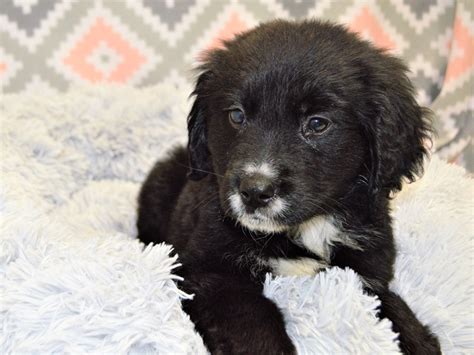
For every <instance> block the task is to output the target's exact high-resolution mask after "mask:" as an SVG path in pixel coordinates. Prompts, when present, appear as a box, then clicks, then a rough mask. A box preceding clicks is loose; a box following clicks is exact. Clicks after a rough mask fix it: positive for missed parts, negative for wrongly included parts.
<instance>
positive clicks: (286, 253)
mask: <svg viewBox="0 0 474 355" xmlns="http://www.w3.org/2000/svg"><path fill="white" fill-rule="evenodd" d="M200 70H201V74H200V76H199V79H198V81H197V85H196V89H195V91H194V95H195V96H196V99H195V102H194V105H193V107H192V110H191V113H190V114H189V117H188V128H189V144H188V153H186V151H185V150H184V149H183V148H182V149H177V150H175V151H174V152H173V153H172V154H171V156H170V158H169V159H168V160H165V161H163V162H159V163H157V165H156V166H155V167H154V169H153V170H152V172H151V173H150V175H149V177H148V179H147V180H146V182H145V184H144V185H143V188H142V191H141V193H140V197H139V217H138V230H139V238H140V240H142V241H143V242H145V243H158V242H167V243H170V244H172V245H174V248H175V250H176V252H177V253H178V255H179V259H180V261H181V263H182V264H183V267H182V268H181V269H180V270H179V273H180V275H181V276H183V277H184V281H183V282H182V283H181V285H180V286H181V288H182V289H184V290H185V291H187V292H189V293H194V294H195V297H194V299H193V300H192V301H189V302H186V303H185V304H184V305H183V306H184V309H185V311H186V312H187V313H188V314H189V315H190V316H191V319H192V320H193V321H194V323H195V325H196V328H197V330H198V331H199V333H200V334H201V335H202V337H203V339H204V341H205V343H206V345H207V346H208V348H209V350H210V351H211V352H212V353H222V354H236V353H238V354H240V353H242V354H281V353H285V354H286V353H294V351H295V348H294V346H293V344H292V342H291V340H290V338H289V337H288V335H287V333H286V331H285V325H284V322H283V317H282V314H281V312H280V311H279V309H278V308H277V306H276V305H275V304H274V303H273V302H272V301H270V300H269V299H267V298H265V297H264V296H263V295H262V287H263V286H262V280H263V278H264V275H265V273H266V272H273V273H275V274H280V275H295V274H296V275H301V274H315V273H317V272H318V271H319V270H321V269H324V268H326V267H329V266H333V265H335V266H339V267H342V268H344V267H350V268H352V269H354V270H355V271H356V272H357V273H359V275H360V276H361V278H362V280H363V282H364V285H365V289H366V292H368V293H370V294H374V295H377V296H378V297H379V298H380V300H381V302H382V305H381V307H380V312H379V316H380V317H386V318H388V319H390V320H391V321H392V323H393V329H394V330H395V331H396V332H398V333H399V334H400V337H399V338H400V348H401V350H402V351H403V352H405V353H410V354H437V353H440V348H439V344H438V341H437V339H436V337H435V336H433V334H432V333H431V332H430V330H429V329H428V328H427V327H426V326H423V325H422V324H421V323H420V322H419V321H418V320H417V319H416V317H415V315H414V314H413V312H412V311H411V310H410V308H409V307H408V306H407V305H406V303H405V302H404V301H403V300H402V299H401V298H400V297H399V296H397V295H396V294H394V293H393V292H391V291H390V290H389V287H388V286H389V282H390V280H391V279H392V277H393V265H394V260H395V255H396V250H395V245H394V240H393V232H392V227H391V218H390V214H389V205H388V202H389V196H390V194H391V193H393V192H396V191H398V190H399V189H400V188H401V186H402V180H403V179H408V180H413V179H414V178H415V175H417V174H418V173H420V170H421V168H422V162H423V158H424V156H425V154H426V150H425V148H424V141H425V140H426V139H427V138H428V134H429V120H428V118H427V110H425V109H423V108H422V107H420V106H418V104H417V103H416V101H415V99H414V97H413V87H412V84H411V83H410V81H409V79H408V78H407V76H406V72H407V68H406V67H405V66H404V65H403V64H402V62H401V61H400V60H398V59H396V58H394V57H391V56H389V55H387V54H385V53H383V51H381V50H379V49H376V48H374V47H373V46H371V45H370V44H368V43H367V42H365V41H362V40H360V39H359V38H358V37H357V36H356V35H354V34H351V33H348V32H347V31H346V30H345V29H344V28H343V27H340V26H336V25H331V24H328V23H321V22H317V21H306V22H302V23H292V22H286V21H275V22H271V23H268V24H264V25H261V26H259V27H257V28H256V29H253V30H251V31H249V32H246V33H244V34H242V35H240V36H238V37H237V38H236V39H234V40H232V41H229V42H226V43H225V48H223V49H217V50H214V51H212V52H210V53H209V55H208V57H207V60H206V62H205V63H204V64H203V65H202V66H201V67H200ZM188 171H189V172H188ZM187 172H188V174H187V176H186V173H187Z"/></svg>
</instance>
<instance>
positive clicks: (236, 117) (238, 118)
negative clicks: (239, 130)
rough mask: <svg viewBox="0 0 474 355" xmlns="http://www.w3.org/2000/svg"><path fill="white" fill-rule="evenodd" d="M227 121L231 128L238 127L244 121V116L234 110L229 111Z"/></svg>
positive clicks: (239, 111)
mask: <svg viewBox="0 0 474 355" xmlns="http://www.w3.org/2000/svg"><path fill="white" fill-rule="evenodd" d="M229 120H230V123H231V124H232V125H233V126H240V125H241V124H242V123H244V121H245V115H244V113H243V112H242V111H241V110H238V109H234V110H231V111H229Z"/></svg>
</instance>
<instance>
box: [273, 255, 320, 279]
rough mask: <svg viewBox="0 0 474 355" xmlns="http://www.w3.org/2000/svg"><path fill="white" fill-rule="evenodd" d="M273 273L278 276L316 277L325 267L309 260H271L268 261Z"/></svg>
mask: <svg viewBox="0 0 474 355" xmlns="http://www.w3.org/2000/svg"><path fill="white" fill-rule="evenodd" d="M269 264H270V267H271V268H272V270H273V273H274V274H276V275H278V276H304V275H310V276H311V275H316V274H317V273H318V272H319V271H320V270H321V269H323V268H325V267H326V266H327V265H326V264H324V263H320V262H318V261H317V260H315V259H311V258H298V259H284V258H272V259H270V260H269Z"/></svg>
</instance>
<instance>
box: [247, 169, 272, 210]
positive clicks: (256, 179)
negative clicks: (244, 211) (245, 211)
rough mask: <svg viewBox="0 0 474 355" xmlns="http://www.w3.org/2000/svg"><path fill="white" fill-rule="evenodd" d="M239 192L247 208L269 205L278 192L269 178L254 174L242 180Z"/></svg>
mask: <svg viewBox="0 0 474 355" xmlns="http://www.w3.org/2000/svg"><path fill="white" fill-rule="evenodd" d="M239 192H240V196H241V197H242V201H243V202H244V203H245V204H246V205H247V206H251V207H255V208H257V207H263V206H265V205H267V204H268V203H269V202H270V201H271V199H272V198H273V197H274V196H275V194H276V192H277V191H276V188H275V186H274V184H273V183H272V181H271V180H270V179H269V178H267V177H265V176H262V175H258V174H254V175H249V176H244V177H242V178H241V179H240V186H239Z"/></svg>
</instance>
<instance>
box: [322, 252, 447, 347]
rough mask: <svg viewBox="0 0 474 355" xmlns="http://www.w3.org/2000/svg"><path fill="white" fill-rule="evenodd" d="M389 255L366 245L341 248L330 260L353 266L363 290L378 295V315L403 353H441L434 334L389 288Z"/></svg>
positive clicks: (334, 263) (341, 264)
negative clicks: (396, 337) (394, 334)
mask: <svg viewBox="0 0 474 355" xmlns="http://www.w3.org/2000/svg"><path fill="white" fill-rule="evenodd" d="M390 254H391V253H390V252H387V251H384V249H383V247H380V248H374V249H373V250H371V249H370V248H367V249H365V250H364V251H363V252H362V251H357V250H351V249H348V248H341V249H339V250H338V252H337V253H336V254H335V256H334V258H333V260H332V262H331V263H332V265H335V266H339V267H350V268H351V269H353V270H354V271H355V272H357V273H358V274H359V275H360V276H361V277H362V279H363V281H364V282H365V284H366V287H365V291H366V292H367V293H369V294H372V295H377V296H378V297H379V299H380V301H381V306H380V312H379V315H378V316H379V317H380V318H388V319H389V320H390V321H391V322H392V329H393V330H394V331H395V332H397V333H398V334H399V341H400V350H401V351H402V352H403V353H404V354H414V355H425V354H426V355H436V354H441V350H440V345H439V342H438V339H437V338H436V336H434V335H433V333H432V332H431V331H430V329H429V328H428V327H427V326H425V325H423V324H421V322H420V321H419V320H418V319H417V318H416V316H415V314H414V313H413V311H412V310H411V309H410V307H408V305H407V304H406V303H405V301H404V300H403V299H402V298H401V297H400V296H398V295H397V294H395V293H394V292H392V291H390V290H389V287H388V284H389V282H390V280H391V279H392V274H393V273H392V265H393V262H392V259H391V258H390V257H389V255H390Z"/></svg>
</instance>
